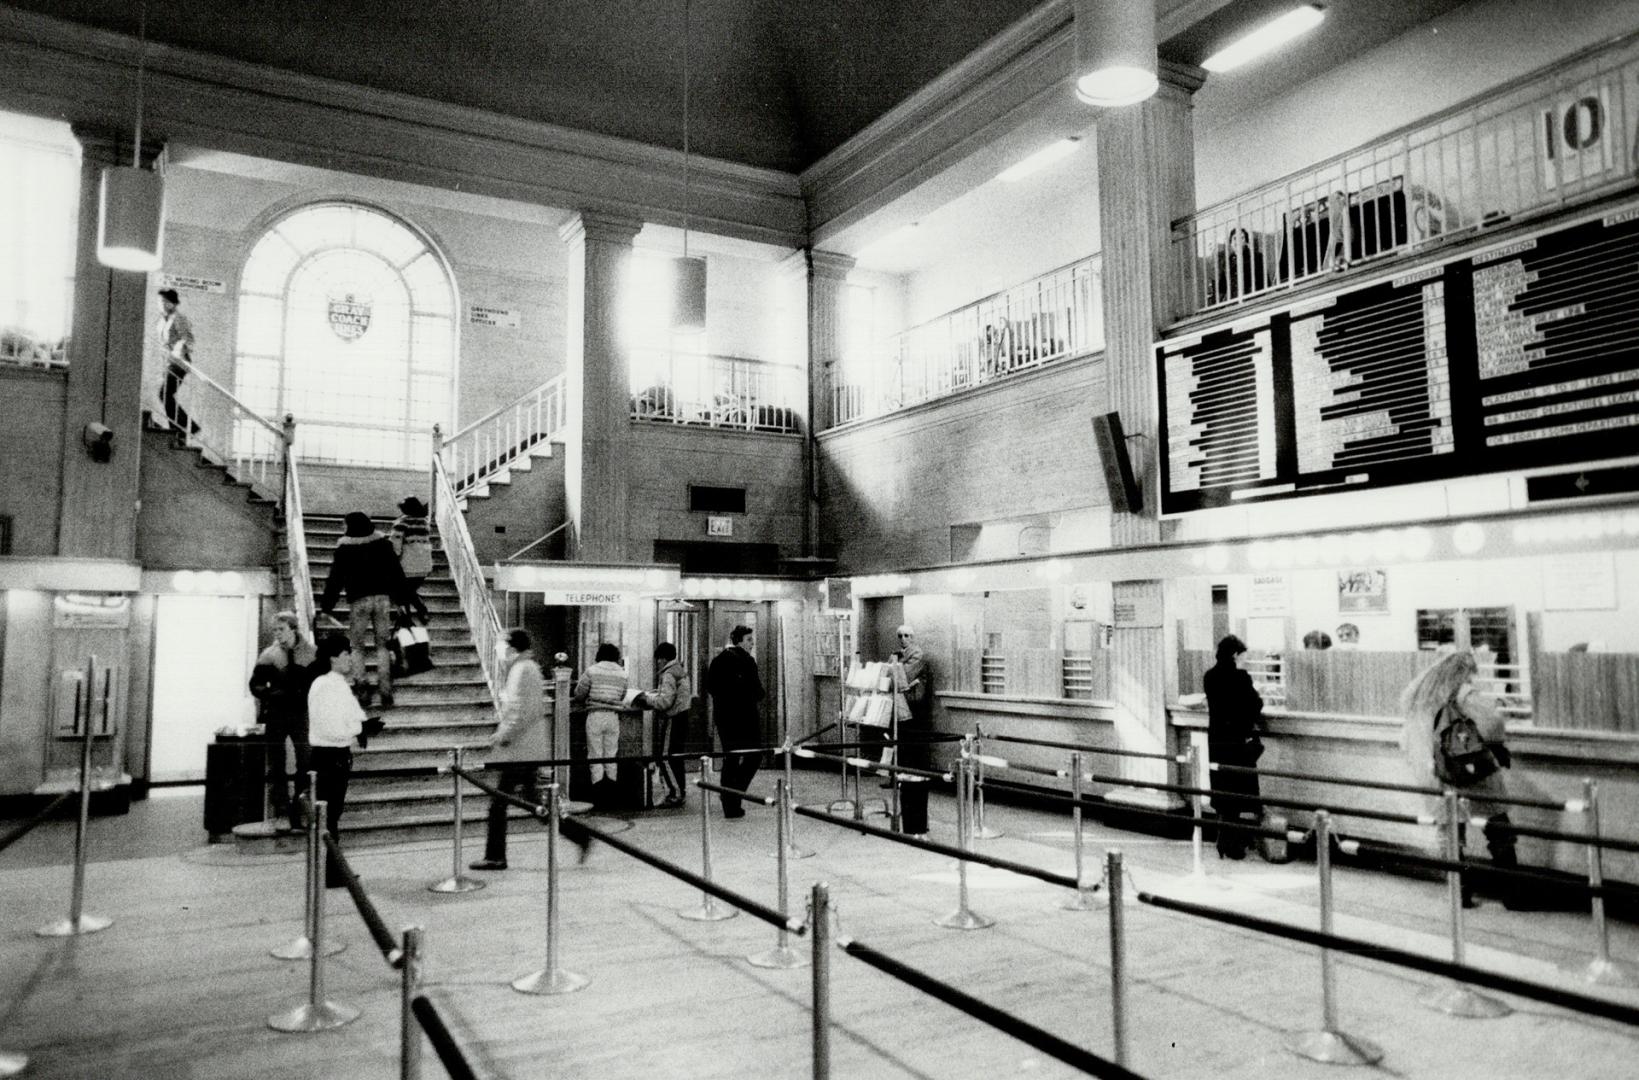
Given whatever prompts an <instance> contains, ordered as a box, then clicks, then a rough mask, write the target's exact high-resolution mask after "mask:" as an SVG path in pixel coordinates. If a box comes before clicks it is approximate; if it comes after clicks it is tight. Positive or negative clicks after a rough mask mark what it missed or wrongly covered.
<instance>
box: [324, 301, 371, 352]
mask: <svg viewBox="0 0 1639 1080" xmlns="http://www.w3.org/2000/svg"><path fill="white" fill-rule="evenodd" d="M330 329H332V330H334V331H335V332H336V336H337V337H339V338H341V339H342V340H343V341H357V340H358V339H359V338H361V337H363V336H364V332H365V331H366V330H368V329H370V298H369V297H367V296H356V295H354V294H353V293H347V294H346V295H345V296H332V297H331V298H330Z"/></svg>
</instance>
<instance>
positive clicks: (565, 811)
mask: <svg viewBox="0 0 1639 1080" xmlns="http://www.w3.org/2000/svg"><path fill="white" fill-rule="evenodd" d="M591 809H592V804H591V803H589V802H580V801H578V800H570V799H560V800H559V801H558V813H560V814H562V815H563V816H564V817H568V816H569V815H571V814H584V813H587V812H588V811H590V810H591Z"/></svg>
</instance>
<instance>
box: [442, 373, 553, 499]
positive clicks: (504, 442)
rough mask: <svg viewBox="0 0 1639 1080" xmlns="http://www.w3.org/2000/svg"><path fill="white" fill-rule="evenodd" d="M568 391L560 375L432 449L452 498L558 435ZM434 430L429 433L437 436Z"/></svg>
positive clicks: (469, 425)
mask: <svg viewBox="0 0 1639 1080" xmlns="http://www.w3.org/2000/svg"><path fill="white" fill-rule="evenodd" d="M567 409H568V390H567V387H566V384H565V380H564V377H563V376H562V375H558V376H555V377H554V378H551V379H548V380H547V381H546V382H543V383H541V384H540V385H539V386H537V387H535V388H534V389H533V390H529V391H526V392H525V393H523V394H520V395H519V396H518V397H517V398H515V399H513V400H512V401H510V402H508V403H507V404H505V405H502V406H501V407H500V408H498V409H496V410H494V411H493V412H490V413H486V414H485V415H483V416H481V417H479V418H478V419H477V420H474V421H473V422H472V423H470V424H468V425H467V426H466V427H464V428H462V429H461V430H460V431H457V432H456V433H455V434H454V435H451V436H450V437H449V438H447V439H442V440H440V439H439V437H438V436H437V435H436V434H435V435H434V445H435V446H437V447H438V452H439V456H440V457H441V458H442V459H443V462H444V469H445V471H446V472H447V473H448V474H449V478H450V483H451V485H452V486H453V489H454V492H455V494H456V495H458V496H460V495H464V494H466V493H467V491H469V490H470V489H472V488H474V487H477V486H478V485H479V484H482V483H483V482H484V481H486V480H488V479H489V478H490V477H491V476H494V475H495V474H496V473H498V472H500V471H501V470H502V469H504V468H506V467H507V466H508V465H510V464H512V463H513V462H514V461H516V460H517V459H518V458H519V457H521V456H523V455H524V454H527V453H529V451H530V448H531V447H533V446H537V445H539V444H541V443H543V442H549V441H551V439H552V437H553V436H554V435H556V434H557V433H558V432H559V431H561V430H563V427H564V424H565V421H566V417H567ZM436 431H437V429H436V428H435V429H434V432H435V433H436Z"/></svg>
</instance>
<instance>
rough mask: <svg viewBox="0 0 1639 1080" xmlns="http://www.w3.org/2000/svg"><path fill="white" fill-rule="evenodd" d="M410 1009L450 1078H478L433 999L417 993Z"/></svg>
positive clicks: (454, 1079) (473, 1079) (457, 1079)
mask: <svg viewBox="0 0 1639 1080" xmlns="http://www.w3.org/2000/svg"><path fill="white" fill-rule="evenodd" d="M410 1011H411V1012H412V1013H414V1014H415V1018H416V1022H417V1023H419V1024H420V1025H421V1030H423V1031H425V1032H426V1033H427V1041H428V1042H430V1043H432V1044H433V1050H434V1051H435V1052H436V1053H437V1054H438V1060H439V1061H441V1062H442V1063H443V1065H444V1071H445V1072H447V1073H449V1074H450V1080H478V1074H477V1073H475V1072H473V1071H472V1066H471V1065H469V1064H467V1057H466V1055H465V1054H463V1053H462V1052H461V1046H460V1044H459V1043H457V1042H456V1041H455V1036H454V1035H451V1034H450V1029H449V1025H447V1024H445V1023H444V1018H443V1017H442V1016H440V1015H439V1013H438V1007H437V1006H436V1005H434V1004H433V1002H432V999H431V998H429V997H427V995H425V994H417V995H416V996H415V997H413V998H411V999H410Z"/></svg>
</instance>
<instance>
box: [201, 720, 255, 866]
mask: <svg viewBox="0 0 1639 1080" xmlns="http://www.w3.org/2000/svg"><path fill="white" fill-rule="evenodd" d="M266 784H267V743H266V741H265V740H264V738H263V737H262V736H261V735H260V734H255V735H242V736H241V735H218V736H217V737H216V741H215V742H213V743H211V744H210V745H209V746H207V747H205V831H206V832H207V833H209V834H210V839H211V843H213V844H215V843H220V842H222V841H225V840H227V839H229V838H230V837H231V836H232V834H233V827H234V826H235V825H242V824H244V823H245V822H247V821H261V820H262V808H263V791H264V789H265V787H266Z"/></svg>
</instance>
